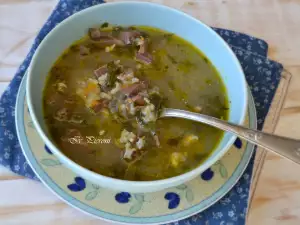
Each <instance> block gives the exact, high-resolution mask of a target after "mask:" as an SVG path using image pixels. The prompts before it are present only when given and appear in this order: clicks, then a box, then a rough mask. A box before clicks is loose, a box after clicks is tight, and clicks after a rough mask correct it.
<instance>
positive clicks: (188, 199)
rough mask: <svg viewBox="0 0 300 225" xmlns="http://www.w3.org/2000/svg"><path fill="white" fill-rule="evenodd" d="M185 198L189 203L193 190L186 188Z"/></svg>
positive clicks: (192, 198)
mask: <svg viewBox="0 0 300 225" xmlns="http://www.w3.org/2000/svg"><path fill="white" fill-rule="evenodd" d="M185 198H186V200H187V201H188V202H189V203H191V202H192V201H193V200H194V194H193V191H192V190H191V189H187V190H186V192H185Z"/></svg>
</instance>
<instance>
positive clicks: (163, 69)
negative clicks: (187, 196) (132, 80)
mask: <svg viewBox="0 0 300 225" xmlns="http://www.w3.org/2000/svg"><path fill="white" fill-rule="evenodd" d="M105 29H108V30H109V29H111V28H105ZM136 29H138V30H139V31H143V32H145V33H147V35H148V38H149V40H150V45H149V52H150V53H151V54H152V56H153V59H154V61H153V63H152V64H151V65H146V66H142V67H141V68H139V66H138V69H135V68H137V65H140V64H141V63H139V62H137V61H136V60H134V58H133V57H132V51H133V50H132V48H123V47H116V48H115V49H114V50H112V51H111V52H106V51H105V50H104V49H103V48H98V47H97V46H94V45H93V44H92V43H91V41H90V39H89V37H88V36H87V37H84V38H82V39H81V40H79V41H77V42H76V43H74V44H73V45H72V46H71V47H70V48H69V49H67V50H66V51H65V52H64V53H63V54H62V56H61V57H60V58H59V59H58V60H57V61H56V62H55V64H54V66H53V68H52V70H51V71H50V73H49V76H48V80H47V82H46V86H45V89H44V96H43V99H44V115H45V119H46V124H47V126H48V129H49V131H50V134H51V137H52V139H53V141H54V142H55V144H56V145H57V146H58V147H59V148H60V150H61V151H62V152H63V153H64V154H65V155H66V156H68V157H69V158H70V159H72V160H73V161H74V162H76V163H78V164H80V165H82V166H83V167H85V168H87V169H89V170H91V171H94V172H97V173H99V174H102V175H106V176H110V177H115V178H119V179H125V180H136V181H149V180H158V179H164V178H169V177H173V176H176V175H180V174H182V173H184V172H187V171H189V170H192V169H194V168H196V167H197V166H199V165H200V164H201V163H202V162H203V161H204V160H206V159H207V158H208V157H209V156H210V154H211V153H212V152H213V150H214V149H215V148H216V146H217V145H218V143H219V141H220V140H221V138H222V136H223V132H222V131H220V130H218V129H215V128H212V127H209V126H207V125H204V124H200V123H195V122H191V121H187V120H181V119H160V120H157V121H156V133H157V135H158V137H159V140H160V145H161V146H160V147H157V146H153V145H149V146H147V149H146V151H145V154H143V156H142V157H141V158H140V159H139V160H137V161H134V162H133V163H128V162H126V160H124V159H122V157H121V156H122V151H121V150H120V146H119V145H118V139H119V138H120V135H121V131H122V130H123V129H124V127H126V123H125V124H122V123H119V122H117V121H115V120H114V118H113V117H112V115H110V114H109V113H98V114H94V113H91V111H90V110H89V109H88V108H87V107H86V106H85V103H84V101H83V100H82V99H81V98H80V97H78V96H77V95H76V88H77V82H78V80H82V79H88V78H93V77H94V70H95V69H97V68H98V67H99V66H101V65H104V64H107V63H109V62H111V61H112V60H120V62H121V64H122V65H124V66H126V67H131V68H134V69H135V75H136V76H137V77H138V78H140V79H146V80H147V81H148V82H149V83H150V84H151V85H152V86H156V87H158V88H159V90H160V93H161V94H162V96H163V97H164V98H165V99H166V101H165V104H164V106H165V107H170V108H178V109H184V110H194V109H195V107H197V106H198V108H199V109H200V108H201V113H203V114H207V115H211V116H214V117H217V118H222V119H225V120H226V119H228V99H227V94H226V90H225V86H224V84H223V82H222V80H221V78H220V76H219V74H218V72H217V70H216V69H215V67H214V66H213V65H212V64H211V62H210V61H209V60H208V59H207V58H206V57H205V56H204V55H203V54H202V53H201V52H200V51H199V50H198V49H197V48H196V47H195V46H193V45H192V44H191V43H189V42H187V41H185V40H183V39H182V38H180V37H178V36H176V35H173V34H168V33H166V32H165V31H162V30H158V29H155V28H151V27H144V26H143V27H136ZM80 45H85V46H88V47H89V48H90V53H89V54H88V55H86V56H84V57H81V56H80V55H79V46H80ZM58 81H63V82H64V83H65V84H66V86H67V88H62V89H64V91H63V93H60V92H58V91H57V86H55V84H56V83H57V82H58ZM62 108H66V109H67V110H68V114H70V115H78V116H79V117H80V118H81V119H82V120H83V122H81V123H80V124H77V123H70V122H68V121H57V120H56V119H54V118H53V115H55V113H57V111H58V110H60V109H62ZM75 130H77V131H80V133H81V135H82V137H84V138H85V137H86V136H94V137H98V138H101V139H110V140H111V141H110V143H109V144H107V143H98V144H78V143H75V144H74V143H70V141H69V139H68V138H70V137H74V136H76V132H75ZM102 130H104V131H105V133H104V134H103V135H102V136H100V134H99V132H101V131H102ZM72 132H73V133H72ZM67 133H68V134H67ZM68 135H69V136H68ZM191 136H193V137H195V136H196V137H197V140H192V141H190V140H189V138H190V137H191ZM66 140H67V141H66ZM174 152H176V153H181V154H182V155H184V156H185V159H184V160H179V161H180V162H179V163H178V165H176V166H174V164H172V159H171V155H172V153H174Z"/></svg>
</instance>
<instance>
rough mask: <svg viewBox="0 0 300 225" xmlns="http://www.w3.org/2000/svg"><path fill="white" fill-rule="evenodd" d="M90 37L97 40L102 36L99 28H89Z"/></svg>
mask: <svg viewBox="0 0 300 225" xmlns="http://www.w3.org/2000/svg"><path fill="white" fill-rule="evenodd" d="M89 37H90V39H92V40H94V41H97V40H100V38H101V32H100V30H99V29H98V28H89Z"/></svg>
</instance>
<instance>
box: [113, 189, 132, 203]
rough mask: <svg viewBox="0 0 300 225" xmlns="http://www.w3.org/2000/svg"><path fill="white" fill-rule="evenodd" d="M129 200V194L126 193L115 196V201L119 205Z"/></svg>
mask: <svg viewBox="0 0 300 225" xmlns="http://www.w3.org/2000/svg"><path fill="white" fill-rule="evenodd" d="M130 198H131V194H129V193H128V192H120V193H118V194H116V196H115V199H116V201H117V202H119V203H121V204H124V203H128V202H129V201H130Z"/></svg>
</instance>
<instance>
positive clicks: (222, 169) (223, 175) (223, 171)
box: [219, 163, 228, 178]
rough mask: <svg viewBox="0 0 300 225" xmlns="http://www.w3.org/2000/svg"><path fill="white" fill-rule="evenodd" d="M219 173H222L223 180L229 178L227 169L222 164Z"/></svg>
mask: <svg viewBox="0 0 300 225" xmlns="http://www.w3.org/2000/svg"><path fill="white" fill-rule="evenodd" d="M219 172H220V174H221V177H222V178H227V177H228V172H227V169H226V167H225V166H224V165H223V164H222V163H220V165H219Z"/></svg>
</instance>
